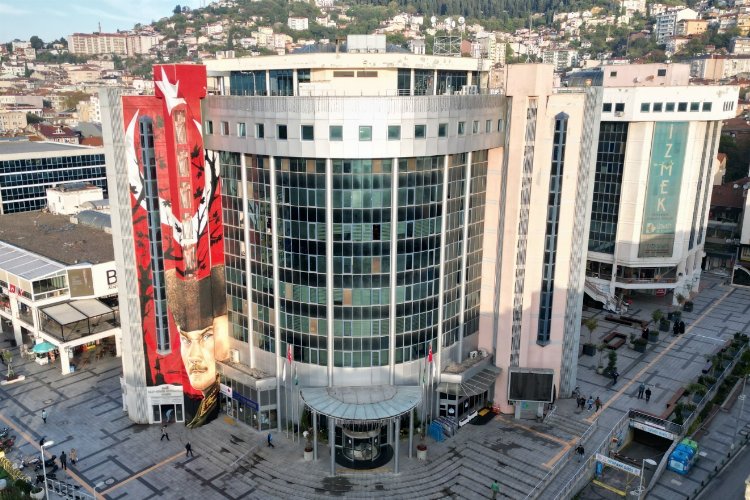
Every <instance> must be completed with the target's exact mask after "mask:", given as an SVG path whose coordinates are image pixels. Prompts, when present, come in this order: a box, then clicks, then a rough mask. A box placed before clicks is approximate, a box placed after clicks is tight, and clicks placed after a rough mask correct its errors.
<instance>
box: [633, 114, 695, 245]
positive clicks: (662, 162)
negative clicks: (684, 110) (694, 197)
mask: <svg viewBox="0 0 750 500" xmlns="http://www.w3.org/2000/svg"><path fill="white" fill-rule="evenodd" d="M687 133H688V123H687V122H658V123H656V124H655V125H654V136H653V142H652V145H651V162H650V164H649V171H648V187H647V191H646V200H645V203H644V208H643V223H642V226H641V241H640V245H639V247H638V257H671V256H672V251H673V247H674V236H675V227H676V223H677V211H678V209H679V205H680V184H681V182H682V170H683V164H684V162H685V149H686V145H687Z"/></svg>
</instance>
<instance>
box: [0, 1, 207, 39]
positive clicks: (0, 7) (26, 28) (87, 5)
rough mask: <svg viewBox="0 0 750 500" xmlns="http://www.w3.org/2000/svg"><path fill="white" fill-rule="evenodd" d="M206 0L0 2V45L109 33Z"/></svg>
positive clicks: (156, 18) (196, 5)
mask: <svg viewBox="0 0 750 500" xmlns="http://www.w3.org/2000/svg"><path fill="white" fill-rule="evenodd" d="M207 3H209V2H208V0H0V42H9V41H11V40H14V39H16V38H18V39H20V40H28V39H29V38H31V37H32V36H33V35H36V36H38V37H40V38H41V39H42V40H44V41H45V42H50V41H52V40H55V39H58V38H60V37H64V38H68V37H69V36H70V35H71V34H73V33H93V32H95V31H98V30H99V23H100V22H101V24H102V31H103V32H107V33H111V32H115V31H117V30H118V29H120V30H124V29H131V28H132V27H133V25H134V24H136V23H141V24H148V23H150V22H151V21H156V20H158V19H160V18H162V17H167V16H170V15H172V10H173V9H174V7H175V5H177V4H179V5H183V6H184V5H187V6H189V7H192V8H195V7H200V6H201V5H202V4H207Z"/></svg>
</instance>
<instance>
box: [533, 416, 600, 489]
mask: <svg viewBox="0 0 750 500" xmlns="http://www.w3.org/2000/svg"><path fill="white" fill-rule="evenodd" d="M555 409H556V407H555V408H553V410H552V411H550V413H549V414H548V415H547V416H548V417H549V415H551V414H552V413H553V412H554V410H555ZM545 421H546V418H545ZM596 423H597V421H596V420H594V422H593V423H592V424H591V425H589V427H588V429H586V430H585V431H584V432H583V434H582V435H581V437H580V438H579V439H578V441H579V442H580V443H585V442H586V441H587V440H588V438H589V437H591V434H593V433H594V430H595V429H596ZM574 454H575V448H574V447H571V448H570V449H568V451H566V452H565V454H563V456H562V457H561V458H560V460H558V461H557V463H556V464H555V465H554V466H553V467H552V469H550V471H549V472H547V474H545V476H544V477H543V478H542V479H541V480H540V481H539V482H538V483H537V484H536V485H535V486H534V488H532V490H531V491H530V492H529V493H528V494H527V495H526V497H525V499H531V498H536V495H539V494H541V493H542V491H543V490H544V488H546V487H547V486H549V484H550V483H551V482H552V480H553V479H554V478H555V477H557V475H558V474H559V473H560V471H561V470H562V468H563V467H565V465H566V464H568V463H569V462H570V459H571V457H572V456H573V455H574Z"/></svg>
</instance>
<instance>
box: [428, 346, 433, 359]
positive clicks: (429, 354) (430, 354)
mask: <svg viewBox="0 0 750 500" xmlns="http://www.w3.org/2000/svg"><path fill="white" fill-rule="evenodd" d="M427 362H428V363H432V346H430V350H429V351H428V352H427Z"/></svg>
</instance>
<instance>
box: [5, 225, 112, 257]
mask: <svg viewBox="0 0 750 500" xmlns="http://www.w3.org/2000/svg"><path fill="white" fill-rule="evenodd" d="M0 217H2V223H0V242H3V243H7V244H9V245H13V246H14V247H17V248H20V249H23V250H27V251H29V252H33V253H35V254H38V255H40V256H42V257H46V258H47V259H51V260H53V261H56V262H60V263H62V264H66V265H73V264H78V263H82V262H89V263H91V264H101V263H103V262H109V261H112V260H114V258H115V254H114V247H113V244H112V235H110V234H108V233H105V232H104V231H100V230H98V229H94V228H91V227H87V226H81V225H77V224H73V223H71V222H70V219H69V218H68V217H67V216H64V215H52V214H49V213H46V212H20V213H15V214H6V215H2V216H0Z"/></svg>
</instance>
